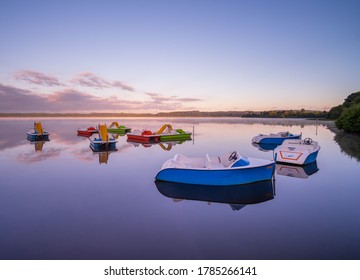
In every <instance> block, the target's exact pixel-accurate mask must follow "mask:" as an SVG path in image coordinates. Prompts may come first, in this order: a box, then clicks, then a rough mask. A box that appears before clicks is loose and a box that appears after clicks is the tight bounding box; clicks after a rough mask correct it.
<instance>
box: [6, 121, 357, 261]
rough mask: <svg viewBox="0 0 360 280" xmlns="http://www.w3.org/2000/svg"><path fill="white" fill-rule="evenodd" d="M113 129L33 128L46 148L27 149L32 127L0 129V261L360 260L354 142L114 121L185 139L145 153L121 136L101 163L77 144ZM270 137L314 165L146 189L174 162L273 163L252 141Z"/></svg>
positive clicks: (266, 127)
mask: <svg viewBox="0 0 360 280" xmlns="http://www.w3.org/2000/svg"><path fill="white" fill-rule="evenodd" d="M112 121H113V120H110V119H106V120H100V119H42V123H43V126H44V127H45V128H46V130H48V131H49V132H50V133H51V135H50V139H51V140H50V141H49V142H45V143H37V144H34V143H30V142H29V141H27V140H26V131H27V130H28V129H29V128H30V127H32V125H33V120H32V119H2V120H0V128H1V131H3V133H2V135H1V136H0V171H1V175H0V176H1V181H0V225H1V226H0V248H1V249H0V259H10V260H11V259H360V203H359V199H360V184H359V182H360V138H359V136H356V135H348V134H342V133H336V131H335V130H334V129H332V128H331V127H332V126H333V124H332V123H331V122H323V123H321V122H320V123H319V122H315V121H309V120H283V119H281V120H279V119H276V120H273V119H271V120H262V119H237V118H236V119H233V118H231V119H230V118H229V119H166V120H161V119H122V120H118V119H116V121H119V122H121V124H124V125H126V126H129V127H131V128H133V129H135V128H139V129H143V128H147V129H151V130H157V129H159V128H160V127H161V126H162V124H163V123H170V124H172V125H173V127H175V128H182V129H184V130H187V131H191V132H192V131H193V130H194V132H195V134H194V137H193V139H192V140H190V141H186V142H184V143H175V144H169V143H164V144H163V145H159V144H155V145H151V146H149V145H147V146H144V145H141V144H140V145H133V144H131V143H128V142H127V141H126V139H127V138H126V136H119V138H118V141H119V142H118V143H117V149H118V150H117V151H115V152H111V153H109V154H99V153H94V152H93V151H92V150H91V149H90V147H89V140H88V139H86V138H81V137H78V136H77V135H76V129H77V128H79V127H81V126H83V125H85V126H90V125H97V124H99V123H107V124H108V125H109V124H110V123H111V122H112ZM279 131H290V132H293V133H302V135H303V138H305V137H311V138H312V139H313V140H315V141H318V142H319V144H320V146H321V150H320V152H319V156H318V159H317V162H316V165H313V166H310V167H307V168H295V167H289V166H281V165H277V171H276V173H275V181H274V183H269V182H268V183H259V184H253V185H245V186H235V187H229V188H224V187H223V188H218V187H202V186H191V185H179V184H177V185H176V184H168V183H159V182H155V181H154V177H155V175H156V173H157V172H158V171H159V170H160V168H161V165H162V163H163V162H164V161H165V160H167V159H169V158H171V157H173V156H174V155H175V154H177V153H181V154H184V155H187V156H203V155H205V153H208V154H209V155H221V154H224V153H226V152H229V151H234V150H237V151H238V152H239V153H241V154H243V155H245V156H249V157H261V158H266V159H272V156H273V153H272V151H262V150H259V149H258V148H256V147H254V146H253V145H252V144H251V139H252V137H253V136H255V135H257V134H259V133H264V134H268V133H270V132H279Z"/></svg>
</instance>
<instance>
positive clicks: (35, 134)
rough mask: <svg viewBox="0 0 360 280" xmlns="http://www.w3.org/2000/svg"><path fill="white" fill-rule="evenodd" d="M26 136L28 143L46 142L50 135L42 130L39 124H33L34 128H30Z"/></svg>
mask: <svg viewBox="0 0 360 280" xmlns="http://www.w3.org/2000/svg"><path fill="white" fill-rule="evenodd" d="M26 135H27V139H28V140H29V141H42V140H44V141H48V140H49V135H50V134H49V133H48V132H47V131H45V130H44V129H43V127H42V124H41V122H34V128H30V129H29V130H28V131H27V132H26Z"/></svg>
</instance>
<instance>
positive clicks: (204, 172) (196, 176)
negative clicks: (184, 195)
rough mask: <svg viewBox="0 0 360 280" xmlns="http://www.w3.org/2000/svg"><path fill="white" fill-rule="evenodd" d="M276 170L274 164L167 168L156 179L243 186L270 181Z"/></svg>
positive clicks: (197, 183)
mask: <svg viewBox="0 0 360 280" xmlns="http://www.w3.org/2000/svg"><path fill="white" fill-rule="evenodd" d="M274 168H275V163H274V162H272V163H269V164H267V165H263V166H258V167H250V168H228V169H212V170H209V169H182V168H165V169H162V170H161V171H159V173H158V174H157V175H156V177H155V179H157V180H161V181H169V182H177V183H185V184H196V185H211V186H229V185H241V184H248V183H253V182H258V181H264V180H270V179H271V178H272V176H273V172H274Z"/></svg>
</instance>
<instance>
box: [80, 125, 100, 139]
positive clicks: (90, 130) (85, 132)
mask: <svg viewBox="0 0 360 280" xmlns="http://www.w3.org/2000/svg"><path fill="white" fill-rule="evenodd" d="M97 132H98V130H97V129H96V128H95V127H93V126H89V127H81V128H79V129H77V135H78V136H83V137H90V136H91V135H93V134H94V133H97Z"/></svg>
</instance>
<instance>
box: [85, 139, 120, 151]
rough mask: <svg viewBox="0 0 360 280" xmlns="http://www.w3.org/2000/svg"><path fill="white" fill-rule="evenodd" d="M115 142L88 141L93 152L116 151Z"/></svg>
mask: <svg viewBox="0 0 360 280" xmlns="http://www.w3.org/2000/svg"><path fill="white" fill-rule="evenodd" d="M116 142H117V141H108V142H106V141H96V140H95V141H93V140H92V141H90V148H91V149H92V150H94V151H108V150H109V151H111V150H116Z"/></svg>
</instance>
